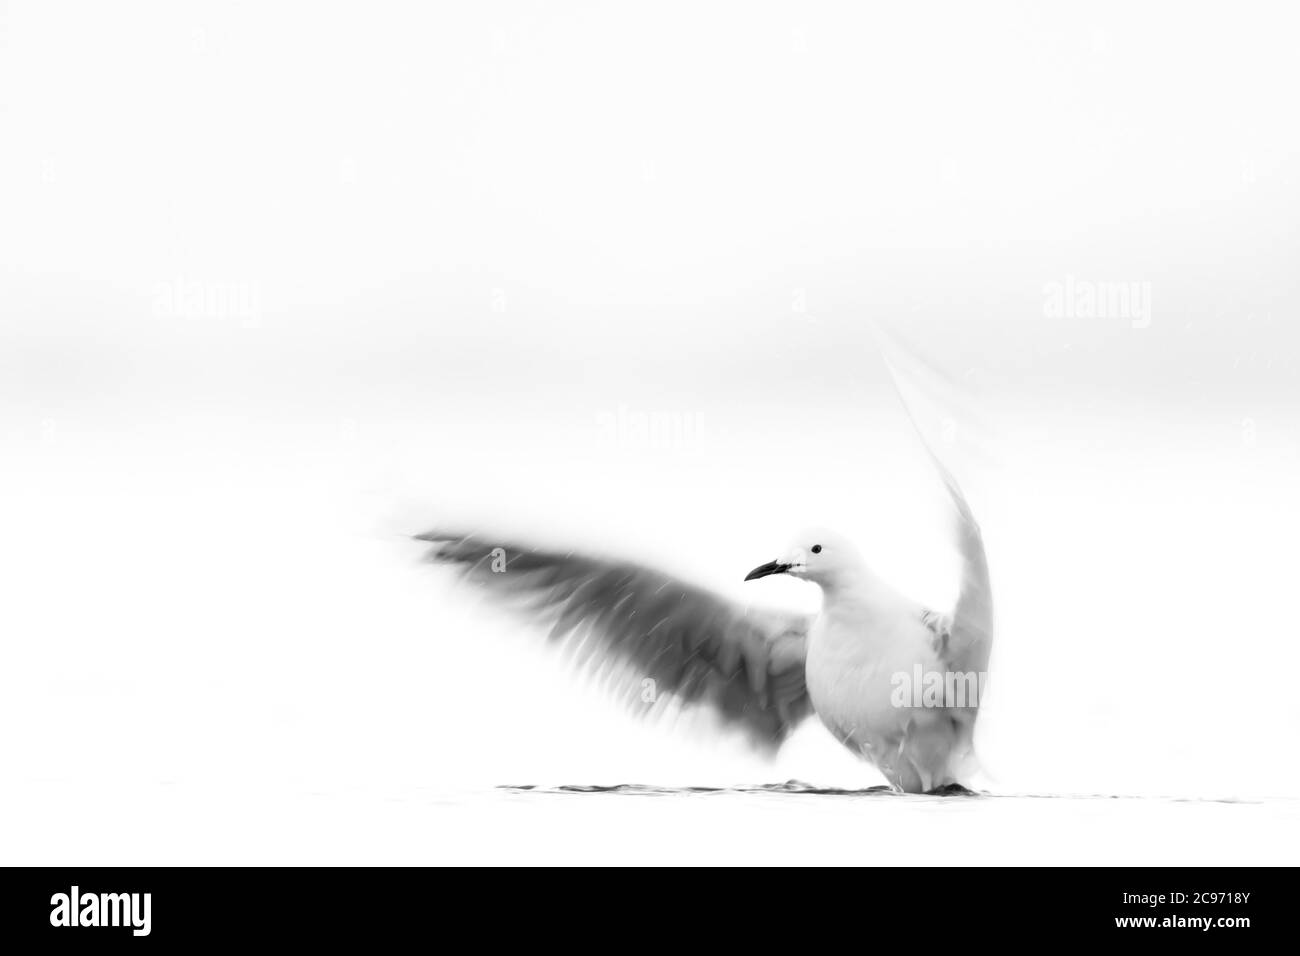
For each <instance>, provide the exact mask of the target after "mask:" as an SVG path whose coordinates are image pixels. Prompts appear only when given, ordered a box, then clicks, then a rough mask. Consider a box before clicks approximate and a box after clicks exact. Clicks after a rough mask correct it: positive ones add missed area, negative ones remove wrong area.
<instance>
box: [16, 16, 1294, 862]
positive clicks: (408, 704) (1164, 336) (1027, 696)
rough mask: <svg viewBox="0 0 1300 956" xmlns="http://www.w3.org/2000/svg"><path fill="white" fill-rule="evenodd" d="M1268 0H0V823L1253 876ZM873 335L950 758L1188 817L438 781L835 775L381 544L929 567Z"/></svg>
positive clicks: (1287, 789)
mask: <svg viewBox="0 0 1300 956" xmlns="http://www.w3.org/2000/svg"><path fill="white" fill-rule="evenodd" d="M1296 26H1297V24H1296V22H1295V14H1294V13H1293V12H1292V10H1291V8H1290V7H1289V6H1288V5H1286V4H1276V5H1265V4H1231V5H1229V4H1218V5H1194V4H1172V3H1170V4H1146V5H1134V4H1097V3H1092V4H1086V5H1085V4H1080V5H1077V6H1062V5H1052V7H1051V8H1050V9H1048V8H1045V7H1044V6H1043V5H1041V4H981V5H979V7H978V9H976V8H975V7H974V6H972V5H962V4H954V5H951V6H949V5H943V4H936V5H926V6H924V7H915V8H910V7H909V8H908V9H906V10H901V9H894V7H893V5H883V4H882V5H864V4H842V5H841V4H835V5H818V4H814V5H809V4H806V3H800V4H795V3H788V4H783V3H774V4H671V3H669V4H665V3H657V4H645V5H617V6H611V5H596V4H577V3H561V4H547V5H538V4H501V3H489V4H475V5H472V6H470V5H464V6H461V7H458V8H453V7H452V6H451V5H447V6H446V8H445V9H443V8H434V7H432V6H431V5H428V4H376V3H366V4H360V3H356V4H215V3H214V4H204V3H156V4H144V3H139V4H114V5H111V6H109V5H103V4H92V3H76V4H73V3H41V4H36V3H6V4H3V5H2V6H0V582H2V585H0V587H2V590H0V641H2V642H3V666H2V667H0V811H2V812H0V819H2V820H3V823H0V833H2V834H3V840H2V841H0V859H2V860H4V861H5V862H29V863H82V862H94V863H128V862H160V863H166V862H188V863H200V862H211V861H216V862H259V861H276V862H298V861H301V862H360V861H379V862H392V861H404V862H437V861H440V860H490V861H501V860H511V859H551V860H580V859H607V860H622V859H631V860H633V861H635V860H645V859H651V860H659V859H665V860H666V859H697V860H719V861H735V862H740V861H743V862H762V861H765V860H781V859H787V860H788V859H800V860H845V861H857V862H882V861H889V862H895V861H898V860H904V861H912V862H933V861H934V860H936V859H938V860H948V859H950V855H948V854H950V852H951V849H950V848H951V847H952V846H953V844H954V841H958V842H960V841H962V840H965V841H966V842H965V843H961V844H960V845H961V846H963V847H965V848H967V850H968V851H969V854H970V855H969V856H963V857H962V861H963V862H978V861H994V862H1000V861H1015V860H1025V859H1031V860H1042V861H1045V862H1052V861H1057V862H1072V861H1081V862H1107V861H1120V862H1123V861H1141V862H1212V861H1227V862H1250V861H1261V860H1271V861H1294V857H1295V848H1296V842H1297V840H1296V837H1297V809H1296V804H1295V802H1294V801H1293V798H1295V797H1297V796H1298V795H1300V770H1297V767H1296V763H1295V760H1294V753H1295V730H1296V727H1297V724H1298V723H1300V704H1298V703H1297V698H1296V692H1295V691H1296V686H1295V684H1296V679H1297V675H1300V651H1298V650H1297V647H1298V646H1300V644H1298V641H1297V639H1298V638H1300V633H1297V625H1296V622H1295V615H1294V612H1293V609H1292V595H1293V593H1294V590H1295V581H1296V572H1297V565H1298V563H1297V559H1296V556H1295V547H1296V541H1297V537H1298V535H1297V532H1300V506H1297V502H1296V488H1297V486H1298V482H1300V462H1298V459H1297V451H1298V450H1300V445H1298V432H1297V424H1298V422H1300V409H1298V408H1297V402H1298V400H1300V386H1297V384H1296V373H1297V349H1298V347H1300V332H1298V331H1297V324H1296V311H1297V305H1298V304H1300V290H1298V289H1297V282H1296V269H1295V267H1296V263H1297V261H1300V256H1298V253H1300V248H1297V247H1298V245H1300V240H1298V239H1297V228H1296V227H1297V221H1298V215H1297V214H1298V213H1300V202H1298V196H1297V151H1298V148H1300V132H1298V130H1297V124H1296V120H1295V110H1294V99H1293V98H1294V90H1295V89H1297V88H1298V87H1300V82H1298V81H1300V76H1297V74H1298V73H1300V67H1298V66H1297V64H1296V59H1295V56H1294V37H1295V29H1296ZM1067 281H1070V282H1073V283H1083V284H1084V285H1085V286H1086V285H1088V284H1092V285H1093V286H1094V287H1103V286H1104V285H1105V284H1108V283H1138V284H1139V286H1138V287H1139V288H1141V289H1143V290H1145V292H1146V293H1149V295H1150V310H1149V314H1144V315H1140V316H1128V315H1119V316H1115V315H1100V316H1099V315H1092V316H1088V315H1078V314H1073V315H1066V316H1062V315H1060V314H1058V313H1055V312H1053V310H1052V308H1051V306H1050V303H1049V299H1050V292H1049V290H1050V289H1051V288H1052V284H1053V283H1065V282H1067ZM872 322H874V323H878V324H880V325H883V326H885V327H888V328H891V329H894V330H895V331H896V333H897V335H898V336H899V337H900V338H901V339H902V340H905V341H907V342H910V343H911V344H912V346H913V347H914V348H915V350H916V352H917V354H920V355H923V356H924V357H925V359H926V360H927V361H928V362H930V363H932V365H933V367H934V369H936V370H937V371H938V373H939V374H934V375H931V374H929V373H925V374H922V375H920V376H919V378H920V380H921V381H923V382H924V383H925V387H924V388H923V390H922V391H923V393H924V394H925V395H926V396H927V401H926V402H925V403H924V404H923V405H922V406H921V407H920V408H919V411H920V413H921V417H922V418H923V420H924V427H925V428H926V430H927V433H928V434H930V435H931V436H932V438H934V437H935V436H937V439H936V440H937V442H938V444H939V447H940V450H941V451H942V453H943V454H944V455H945V457H946V458H948V459H949V460H950V461H951V462H952V463H953V466H954V468H955V469H956V470H957V472H958V473H959V475H960V476H961V478H962V481H963V483H964V484H965V485H966V487H967V489H968V491H969V492H970V497H971V499H972V502H973V504H974V506H975V509H976V511H977V513H978V515H979V517H980V520H981V522H982V524H983V526H984V529H985V534H986V538H987V540H988V545H989V551H990V559H991V561H992V564H993V573H994V585H995V593H996V597H997V603H998V611H999V626H1000V630H999V634H998V639H997V645H996V648H995V653H994V659H993V667H992V678H991V685H990V698H989V701H988V705H987V708H986V712H985V714H984V716H983V718H982V720H981V727H980V733H979V737H978V743H979V747H980V751H981V754H982V757H983V759H984V763H985V765H986V767H987V770H988V772H989V775H990V781H991V782H990V783H989V787H990V788H991V789H992V790H994V791H995V792H998V793H1004V794H1054V795H1059V794H1103V795H1108V796H1115V795H1122V796H1131V797H1147V798H1152V797H1157V796H1163V797H1172V798H1179V799H1180V800H1183V801H1186V802H1181V803H1180V802H1170V801H1165V800H1150V799H1148V800H1132V801H1111V802H1099V801H1074V800H1066V801H1048V802H1044V801H1038V802H1034V801H1021V800H1011V801H1001V802H999V801H997V800H989V801H984V802H978V803H974V804H972V803H962V804H961V805H960V807H953V808H952V809H949V806H948V805H944V806H943V807H942V808H939V807H935V806H934V805H933V804H931V803H922V802H916V803H911V802H908V801H906V800H901V799H900V800H899V801H894V802H887V801H881V800H874V801H865V802H857V803H854V802H849V803H842V802H839V803H836V802H827V801H825V800H820V799H818V798H764V797H761V796H750V797H732V796H729V797H725V798H723V799H724V800H728V801H730V802H728V803H718V802H714V803H707V802H702V801H701V800H700V799H695V798H667V799H663V800H658V801H655V800H652V799H650V798H645V799H642V798H615V797H597V798H582V797H554V796H545V795H532V796H523V797H521V796H515V795H510V794H504V793H501V792H494V791H493V790H492V789H491V788H492V787H493V786H494V785H498V784H506V783H531V784H550V785H553V784H573V783H579V784H586V783H620V782H642V783H653V784H660V785H682V784H697V785H698V784H720V785H726V784H733V783H763V782H772V781H778V780H784V779H787V778H790V777H797V778H799V779H804V780H810V781H812V782H816V783H820V784H841V785H846V786H853V787H858V786H867V785H870V784H874V783H877V782H879V778H878V776H876V775H875V773H874V771H872V770H871V769H870V768H868V767H866V766H865V765H862V764H858V763H855V762H854V761H853V760H852V759H851V758H850V757H849V756H848V755H847V753H841V752H840V751H839V750H838V749H837V748H836V747H835V745H834V744H833V743H831V742H830V740H829V738H828V737H827V736H826V735H824V734H823V732H822V731H821V729H820V727H818V726H816V724H815V723H811V724H809V725H808V726H806V727H805V728H803V729H802V730H801V731H800V733H799V734H798V735H797V736H796V738H795V739H794V740H793V741H792V742H791V745H790V746H789V747H788V748H787V750H786V751H785V752H783V754H782V755H781V758H780V759H779V761H778V763H777V764H776V765H775V766H771V765H767V764H764V763H762V762H760V761H759V760H757V758H756V757H754V756H753V755H752V754H749V753H747V752H746V751H745V750H744V749H743V748H741V747H738V745H737V743H736V742H735V741H732V740H727V739H725V738H724V739H718V738H717V737H716V736H712V735H707V734H702V733H700V732H699V730H700V729H699V728H698V727H695V728H692V726H690V724H689V722H684V723H683V724H681V725H679V726H677V727H663V726H648V725H645V724H641V723H636V722H633V721H632V720H630V719H629V718H628V717H626V716H625V715H624V713H623V712H622V711H620V710H619V709H617V708H616V707H614V706H613V705H611V704H610V703H609V702H608V701H607V700H606V699H605V698H604V697H603V696H602V694H601V693H600V692H599V690H598V689H595V688H592V687H591V686H589V685H588V684H586V683H585V682H583V681H582V680H580V679H578V678H575V677H574V676H572V675H571V674H570V673H569V671H568V670H567V669H566V668H565V666H564V665H563V664H562V663H561V662H559V661H557V660H555V659H554V658H552V657H551V656H549V655H547V654H546V653H544V652H543V651H542V650H541V649H540V645H541V643H542V642H541V641H540V640H538V639H537V638H538V635H536V634H534V633H533V632H532V631H531V630H529V629H527V628H520V627H519V626H518V625H517V624H515V623H514V622H511V621H509V620H507V619H504V618H501V617H497V616H494V615H492V614H491V613H490V612H488V611H487V610H485V609H483V608H480V607H479V606H477V604H476V603H475V602H474V601H472V600H470V599H467V597H466V596H465V595H464V594H463V593H461V592H459V591H457V590H456V589H455V588H454V587H452V586H450V585H449V583H448V582H447V581H445V580H444V579H443V578H442V577H440V576H439V574H438V573H437V572H436V571H434V570H433V569H431V568H428V567H427V566H423V565H421V564H419V563H418V560H417V559H418V556H419V551H418V549H417V548H414V547H412V546H411V545H410V543H409V542H407V541H406V540H405V536H406V535H407V534H408V533H410V532H414V531H419V530H423V529H424V528H426V527H428V526H430V525H433V524H439V523H441V524H452V525H457V526H476V525H478V524H480V523H482V522H488V523H489V524H490V525H491V526H492V527H494V528H499V529H500V530H502V531H508V532H509V531H517V532H518V533H520V534H527V535H531V536H534V537H537V538H539V539H541V540H551V541H555V542H557V543H560V542H562V543H564V544H566V545H585V546H590V547H596V548H599V549H601V550H604V551H613V552H617V553H626V554H628V555H632V556H636V557H640V558H643V559H646V560H652V561H654V562H656V563H659V564H661V565H664V566H667V567H670V568H673V569H675V570H677V571H678V572H679V573H681V574H683V575H684V576H688V577H691V578H694V579H698V580H702V581H705V582H707V583H710V584H712V585H714V586H716V587H718V588H720V589H722V590H725V591H727V592H728V593H731V594H734V595H735V596H737V598H738V599H742V600H744V599H755V600H764V601H768V600H771V601H790V602H795V603H799V602H804V603H806V602H808V601H809V600H811V596H810V595H808V594H806V593H803V592H800V591H798V590H797V586H795V585H793V583H791V582H781V581H777V582H763V583H762V584H759V585H751V586H750V587H749V589H744V588H741V587H740V585H739V581H740V578H741V577H742V576H743V574H744V572H745V571H747V570H748V569H749V568H751V567H753V566H754V565H756V564H759V563H762V562H763V561H766V560H769V559H770V558H771V557H772V556H773V555H774V554H775V553H776V551H777V549H778V548H780V547H781V546H783V545H784V544H785V543H786V540H787V538H788V536H789V534H790V533H791V532H792V531H793V530H795V529H797V528H798V527H799V526H801V525H805V524H813V523H818V522H821V523H834V524H836V525H837V526H840V527H843V529H844V530H845V531H847V532H849V533H852V534H853V535H855V537H856V538H857V539H858V540H859V541H861V542H862V546H863V549H864V551H865V552H866V553H867V554H868V556H869V557H870V559H871V561H872V563H873V566H874V567H876V568H877V570H878V571H880V573H882V574H883V575H885V576H886V577H889V578H892V579H893V580H895V581H896V582H897V583H898V584H899V585H900V586H902V587H904V588H906V589H907V590H909V591H912V592H914V593H916V594H917V595H918V596H919V597H922V598H924V599H926V600H929V601H932V602H933V603H935V604H937V605H942V603H943V602H944V601H945V600H947V599H949V598H950V597H951V587H952V584H951V581H952V578H951V575H952V572H953V564H952V556H951V554H950V553H948V551H947V550H946V548H945V543H944V538H943V534H942V523H941V518H942V508H941V501H940V499H939V498H938V497H936V495H935V494H934V488H933V487H932V484H933V483H932V480H931V479H930V477H929V473H928V471H927V468H926V463H925V461H924V459H923V458H922V457H921V456H920V455H919V453H918V447H919V446H917V444H916V441H915V438H914V437H913V436H912V435H911V434H910V433H909V432H908V431H907V426H906V423H905V421H904V420H903V419H902V416H901V412H900V409H899V406H898V404H897V402H896V400H895V398H894V397H893V395H892V393H891V392H890V390H889V388H888V386H887V380H886V377H885V373H884V368H883V365H882V364H881V362H880V359H879V354H878V351H877V347H876V345H875V344H874V342H873V339H872V336H871V333H870V331H869V324H870V323H872ZM944 380H946V382H945V381H944ZM651 420H653V421H654V422H656V423H658V427H660V428H663V429H666V431H662V432H659V433H656V434H655V435H651V436H649V437H647V436H646V435H645V434H644V433H642V432H641V431H640V430H639V425H638V423H641V422H646V421H651ZM788 583H789V584H790V585H791V586H790V587H786V586H785V585H786V584H788ZM705 799H712V798H705ZM1219 799H1237V800H1241V801H1244V802H1239V803H1205V802H1200V801H1208V800H1219ZM584 800H586V801H587V802H585V803H583V802H581V801H584ZM620 800H621V802H617V801H620ZM575 801H578V802H575ZM1251 801H1262V802H1251ZM918 807H920V808H922V809H916V808H918ZM846 833H849V834H852V837H850V838H847V839H846V838H845V836H844V834H846ZM759 834H761V835H762V836H759Z"/></svg>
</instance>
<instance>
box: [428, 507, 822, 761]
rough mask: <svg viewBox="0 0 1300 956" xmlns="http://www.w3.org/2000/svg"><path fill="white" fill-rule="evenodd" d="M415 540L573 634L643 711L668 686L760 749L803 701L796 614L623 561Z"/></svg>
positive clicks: (581, 656)
mask: <svg viewBox="0 0 1300 956" xmlns="http://www.w3.org/2000/svg"><path fill="white" fill-rule="evenodd" d="M417 539H418V540H420V541H428V542H430V543H432V544H433V545H434V547H433V548H432V550H431V551H430V552H429V555H428V558H429V560H430V561H431V562H433V563H435V564H448V565H452V566H455V567H457V568H459V569H460V570H461V571H462V573H463V575H464V577H465V578H466V579H467V580H469V581H471V582H473V583H475V584H477V585H479V586H481V587H482V588H484V589H485V590H486V591H487V592H489V593H490V594H492V595H493V596H495V597H499V598H501V599H503V600H504V601H506V602H507V603H508V604H509V605H510V606H512V607H513V608H515V609H516V610H519V611H522V612H524V613H526V614H528V615H529V616H531V617H535V618H537V619H539V620H542V621H544V622H546V623H549V624H550V625H551V632H550V637H551V640H552V641H564V642H567V643H571V644H575V645H577V651H578V652H577V654H576V655H575V656H576V657H577V659H578V660H579V661H580V662H581V663H582V664H583V665H585V666H586V667H588V668H589V669H590V670H592V671H602V672H612V681H613V683H614V684H615V686H616V688H617V690H618V691H619V692H620V694H621V696H623V697H624V698H625V699H626V700H627V701H628V703H629V704H631V705H633V707H635V708H638V709H642V710H644V711H645V712H649V711H650V710H651V709H652V708H651V707H650V706H649V703H648V701H647V697H648V698H650V699H655V698H658V697H659V696H661V695H664V694H671V695H672V696H673V697H675V698H676V699H678V700H680V701H681V702H682V703H684V704H688V705H695V706H702V707H707V708H709V709H711V710H712V711H714V712H715V713H716V714H717V715H718V716H719V717H721V718H722V720H723V721H724V722H725V723H726V724H728V725H731V726H734V727H737V728H740V729H742V730H744V731H746V732H747V733H748V734H749V736H750V737H751V738H752V739H753V740H754V741H755V742H756V743H757V744H759V745H761V746H764V747H766V748H769V749H774V748H775V747H776V746H778V745H779V744H780V743H781V741H782V740H783V739H784V738H785V737H786V735H787V734H788V733H789V732H790V730H791V729H792V728H793V726H794V725H795V724H796V723H798V722H799V721H800V720H801V719H802V718H803V717H805V716H807V714H808V713H809V712H810V710H811V704H810V703H809V700H808V692H807V689H806V687H805V686H804V658H805V655H806V642H807V635H808V626H809V623H810V621H809V618H807V617H805V616H802V615H795V614H782V613H779V612H775V611H767V610H762V611H759V610H750V609H746V608H743V607H740V606H738V605H736V604H735V603H733V602H731V601H728V600H727V599H725V598H723V597H721V596H719V595H717V594H713V593H712V592H710V591H707V590H705V589H703V588H700V587H696V586H694V585H691V584H687V583H685V582H683V581H680V580H678V579H676V578H673V577H672V576H670V575H667V574H664V573H662V572H659V571H655V570H652V569H650V568H646V567H642V566H640V565H637V564H632V563H628V562H622V561H615V560H609V559H604V558H598V557H592V556H587V555H581V554H575V553H572V552H569V553H561V552H557V551H546V550H543V549H540V548H526V547H520V546H518V545H513V544H505V543H502V542H499V541H494V540H491V539H488V538H486V537H476V536H473V535H458V534H448V533H443V532H439V531H431V532H429V533H427V534H422V535H418V536H417ZM649 681H653V683H652V684H651V683H648V682H649ZM647 690H649V691H650V693H649V694H647Z"/></svg>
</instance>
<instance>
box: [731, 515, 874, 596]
mask: <svg viewBox="0 0 1300 956" xmlns="http://www.w3.org/2000/svg"><path fill="white" fill-rule="evenodd" d="M862 567H863V564H862V556H861V555H860V554H859V553H858V549H857V548H855V547H854V546H853V544H852V542H850V541H849V540H848V539H847V538H845V537H844V536H843V535H840V534H836V533H835V532H833V531H827V530H826V529H824V528H813V529H810V530H808V531H805V532H803V533H802V534H800V535H798V536H797V537H796V538H795V540H794V541H793V542H792V543H791V544H790V546H789V547H788V548H786V549H785V550H784V551H782V552H781V556H780V557H778V558H777V559H776V560H775V561H769V562H767V564H760V565H759V566H758V567H756V568H755V569H754V570H753V571H750V572H749V573H748V574H747V575H745V580H746V581H753V580H755V579H756V578H765V577H767V576H768V575H769V574H788V575H790V577H792V578H800V579H802V580H804V581H812V582H813V583H814V584H820V585H821V586H822V587H823V588H824V587H827V586H829V585H835V584H840V583H843V582H845V581H846V580H847V579H849V578H852V577H855V576H856V575H857V574H858V573H859V572H860V571H861V570H862Z"/></svg>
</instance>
